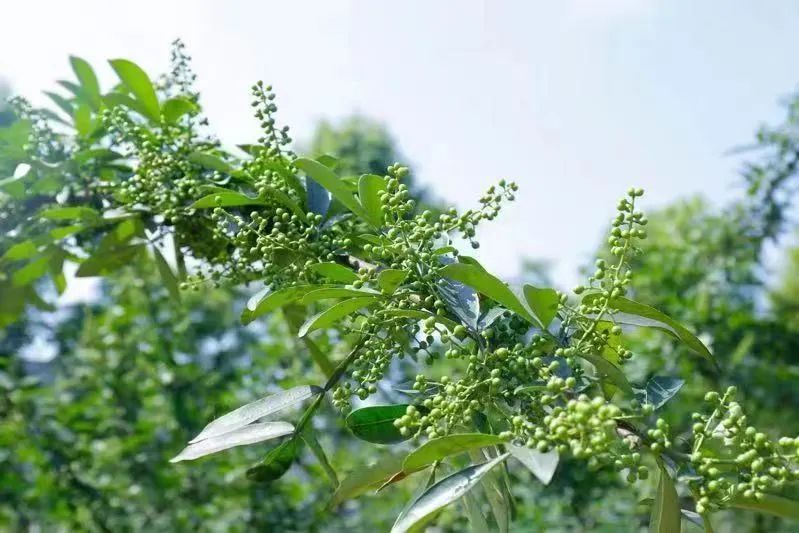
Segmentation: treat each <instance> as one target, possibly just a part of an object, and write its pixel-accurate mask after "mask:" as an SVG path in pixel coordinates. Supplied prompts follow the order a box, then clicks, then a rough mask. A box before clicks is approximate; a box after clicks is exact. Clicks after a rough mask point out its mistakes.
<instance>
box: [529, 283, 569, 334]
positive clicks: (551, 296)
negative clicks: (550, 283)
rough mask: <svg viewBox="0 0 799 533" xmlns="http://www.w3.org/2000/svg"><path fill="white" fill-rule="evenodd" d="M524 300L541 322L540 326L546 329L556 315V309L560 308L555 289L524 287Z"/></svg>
mask: <svg viewBox="0 0 799 533" xmlns="http://www.w3.org/2000/svg"><path fill="white" fill-rule="evenodd" d="M523 292H524V298H525V299H526V300H527V305H529V306H530V309H532V310H533V313H535V316H537V317H538V319H539V320H540V321H541V324H542V325H543V326H544V327H545V328H546V327H549V324H550V323H551V322H552V320H553V319H554V318H555V316H556V315H557V314H558V307H559V306H560V297H558V292H557V291H556V290H555V289H539V288H537V287H533V286H532V285H525V286H524V289H523Z"/></svg>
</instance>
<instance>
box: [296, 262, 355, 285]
mask: <svg viewBox="0 0 799 533" xmlns="http://www.w3.org/2000/svg"><path fill="white" fill-rule="evenodd" d="M308 269H309V270H312V271H313V272H316V273H317V274H319V275H320V276H324V277H326V278H327V279H329V280H331V281H338V282H340V283H352V282H353V281H355V280H356V279H358V275H357V274H356V273H355V272H353V270H352V269H351V268H347V267H345V266H344V265H340V264H338V263H333V262H331V263H316V264H315V265H311V266H309V267H308Z"/></svg>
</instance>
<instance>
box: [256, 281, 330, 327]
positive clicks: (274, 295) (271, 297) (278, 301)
mask: <svg viewBox="0 0 799 533" xmlns="http://www.w3.org/2000/svg"><path fill="white" fill-rule="evenodd" d="M322 287H325V285H295V286H293V287H285V288H283V289H279V290H276V291H264V292H260V293H258V294H256V295H255V296H253V297H252V298H250V299H249V300H248V301H247V306H246V307H245V308H244V311H242V313H241V323H242V324H245V325H246V324H249V323H250V322H252V321H253V320H255V319H256V318H258V317H259V316H261V315H265V314H266V313H271V312H272V311H275V310H276V309H280V308H281V307H283V306H284V305H288V304H290V303H292V302H294V301H297V300H299V299H300V298H302V297H303V296H305V295H306V294H308V293H309V292H311V291H314V290H317V289H320V288H322Z"/></svg>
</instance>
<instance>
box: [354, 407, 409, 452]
mask: <svg viewBox="0 0 799 533" xmlns="http://www.w3.org/2000/svg"><path fill="white" fill-rule="evenodd" d="M407 408H408V405H407V404H398V405H375V406H370V407H363V408H361V409H357V410H355V411H353V412H351V413H350V414H349V416H347V420H346V423H347V427H348V428H349V429H350V431H352V433H353V434H354V435H355V436H356V437H358V438H359V439H361V440H365V441H367V442H374V443H376V444H393V443H395V442H402V441H404V440H407V439H408V438H410V435H408V436H404V435H402V434H401V433H400V431H399V429H398V428H396V427H395V426H394V421H395V420H397V419H398V418H400V417H402V416H403V415H404V414H405V410H406V409H407Z"/></svg>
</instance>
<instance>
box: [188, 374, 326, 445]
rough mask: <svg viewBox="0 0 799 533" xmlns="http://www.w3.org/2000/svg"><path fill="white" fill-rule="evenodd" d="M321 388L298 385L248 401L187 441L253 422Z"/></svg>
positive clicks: (223, 432)
mask: <svg viewBox="0 0 799 533" xmlns="http://www.w3.org/2000/svg"><path fill="white" fill-rule="evenodd" d="M320 392H321V389H320V388H319V387H315V386H313V385H300V386H299V387H294V388H292V389H288V390H284V391H281V392H278V393H277V394H273V395H271V396H266V397H265V398H261V399H260V400H256V401H254V402H251V403H248V404H247V405H244V406H242V407H239V408H238V409H236V410H234V411H231V412H229V413H228V414H226V415H223V416H220V417H219V418H217V419H216V420H214V421H213V422H211V423H210V424H208V425H207V426H205V428H204V429H203V430H202V431H201V432H200V434H199V435H197V436H196V437H194V438H193V439H191V440H190V441H189V444H193V443H195V442H200V441H202V440H204V439H209V438H212V437H216V436H218V435H223V434H225V433H228V432H229V431H233V430H235V429H238V428H240V427H243V426H246V425H247V424H249V423H250V422H254V421H256V420H258V419H259V418H263V417H265V416H267V415H271V414H273V413H277V412H278V411H281V410H283V409H286V408H287V407H291V406H292V405H296V404H298V403H300V402H302V401H305V400H307V399H308V398H310V397H312V396H314V395H316V394H319V393H320Z"/></svg>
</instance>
